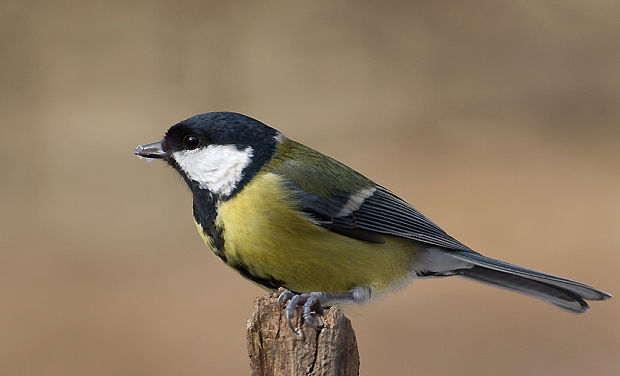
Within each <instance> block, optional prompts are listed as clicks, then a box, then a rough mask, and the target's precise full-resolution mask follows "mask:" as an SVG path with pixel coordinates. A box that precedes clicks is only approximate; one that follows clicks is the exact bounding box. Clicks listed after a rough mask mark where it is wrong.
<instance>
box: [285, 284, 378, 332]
mask: <svg viewBox="0 0 620 376" xmlns="http://www.w3.org/2000/svg"><path fill="white" fill-rule="evenodd" d="M368 299H370V288H368V287H354V288H352V289H351V290H349V291H347V292H311V293H308V294H295V293H293V292H291V291H290V290H284V291H282V292H281V293H280V296H278V303H279V304H280V305H282V304H284V303H285V302H287V301H288V303H287V304H286V309H285V314H286V321H288V325H289V326H290V327H291V329H293V330H294V331H296V330H295V328H294V327H293V321H292V320H293V316H294V315H295V309H296V308H297V307H299V306H302V305H303V307H304V310H303V317H304V321H305V322H306V324H308V326H310V327H311V328H314V329H317V330H318V329H319V328H320V322H319V320H318V319H317V317H316V315H317V314H321V312H322V311H323V306H326V305H329V304H330V303H336V302H354V303H360V304H361V303H365V302H367V301H368ZM296 332H299V331H296Z"/></svg>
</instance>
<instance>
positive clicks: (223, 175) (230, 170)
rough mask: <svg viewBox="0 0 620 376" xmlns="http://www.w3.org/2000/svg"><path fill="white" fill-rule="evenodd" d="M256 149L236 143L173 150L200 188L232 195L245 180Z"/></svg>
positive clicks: (182, 166) (176, 158) (180, 164)
mask: <svg viewBox="0 0 620 376" xmlns="http://www.w3.org/2000/svg"><path fill="white" fill-rule="evenodd" d="M252 154H253V150H252V148H251V147H249V146H248V147H247V148H245V149H243V150H239V149H237V147H236V146H234V145H209V146H207V147H203V148H200V149H195V150H181V151H176V152H174V153H172V157H173V158H174V160H175V161H176V162H177V163H178V164H179V166H180V167H181V169H182V170H183V171H184V172H185V173H186V174H187V176H188V177H189V178H190V179H191V180H194V181H196V182H197V183H198V185H199V186H200V188H203V189H208V190H209V191H211V192H213V193H215V194H223V195H229V194H230V193H231V192H232V191H233V190H234V189H235V186H236V185H237V183H239V181H240V180H241V178H242V177H243V176H242V173H243V169H244V168H246V167H247V166H248V164H250V162H251V160H252Z"/></svg>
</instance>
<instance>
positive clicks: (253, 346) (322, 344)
mask: <svg viewBox="0 0 620 376" xmlns="http://www.w3.org/2000/svg"><path fill="white" fill-rule="evenodd" d="M321 319H322V323H323V327H322V328H321V329H320V330H318V331H317V330H314V329H312V328H310V327H308V326H307V325H305V324H304V325H303V326H302V325H301V324H302V321H303V320H302V317H301V308H300V309H298V310H297V312H296V315H295V319H294V321H293V323H294V324H295V327H296V328H299V327H300V326H301V328H302V329H301V332H302V333H303V336H300V335H298V334H297V333H295V332H294V331H292V330H291V328H290V327H289V326H288V323H287V322H286V318H285V315H284V310H283V309H282V308H281V307H280V306H279V305H278V303H277V294H272V295H266V296H262V297H259V298H257V299H256V300H255V301H254V312H253V313H252V317H250V319H249V320H248V327H247V341H248V354H249V357H250V369H251V375H252V376H280V375H282V376H284V375H286V376H289V375H312V376H331V375H334V376H335V375H339V376H349V375H359V353H358V351H357V341H356V339H355V332H354V331H353V327H352V326H351V321H349V319H348V318H346V317H345V315H344V314H343V313H342V311H341V310H340V309H338V308H337V307H331V308H329V309H325V310H324V312H323V314H322V315H321Z"/></svg>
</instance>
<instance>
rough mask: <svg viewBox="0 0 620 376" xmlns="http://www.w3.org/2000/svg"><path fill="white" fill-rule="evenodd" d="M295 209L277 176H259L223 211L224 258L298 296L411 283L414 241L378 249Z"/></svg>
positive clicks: (391, 241) (391, 239)
mask: <svg viewBox="0 0 620 376" xmlns="http://www.w3.org/2000/svg"><path fill="white" fill-rule="evenodd" d="M296 207H297V206H296V204H295V201H294V192H293V191H291V190H289V189H288V188H286V185H285V184H284V183H283V182H282V181H281V178H280V177H279V176H278V175H276V174H272V173H260V174H257V175H256V176H255V177H254V179H253V180H252V181H251V182H250V183H248V184H247V185H246V186H245V187H244V188H243V190H241V192H239V193H238V194H237V195H236V196H235V197H233V198H232V199H230V200H228V201H226V202H223V203H222V204H221V205H220V207H219V211H218V217H217V219H216V226H220V227H221V228H223V237H224V250H223V254H224V257H223V259H225V260H226V262H227V263H228V264H230V265H242V266H243V267H244V268H245V270H246V271H247V272H249V274H250V275H251V276H253V277H256V278H255V279H270V280H276V281H281V282H282V283H283V285H284V286H283V287H286V288H288V289H290V290H293V291H297V292H311V291H332V292H336V291H348V290H350V289H351V288H353V287H355V286H366V287H370V288H371V289H372V290H373V291H377V292H380V291H383V290H387V289H389V288H392V287H394V285H396V284H399V283H400V282H402V281H403V280H406V279H408V275H409V271H410V270H411V265H412V263H413V261H414V257H415V249H414V245H413V243H412V242H410V241H408V240H406V239H401V238H397V237H391V236H386V237H385V238H386V242H385V243H383V244H375V243H369V242H364V241H361V240H357V239H353V238H350V237H347V236H343V235H340V234H337V233H334V232H332V231H329V230H326V229H324V228H322V227H320V226H317V225H315V224H313V223H312V222H311V221H309V220H308V217H307V215H306V214H305V213H303V212H300V211H299V210H298V209H296ZM199 227H200V226H199ZM199 230H201V229H200V228H199ZM201 233H202V231H201ZM201 235H203V237H204V238H205V241H206V242H207V244H208V245H209V239H208V238H207V237H205V236H204V233H202V234H201ZM246 276H247V275H246Z"/></svg>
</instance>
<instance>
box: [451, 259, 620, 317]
mask: <svg viewBox="0 0 620 376" xmlns="http://www.w3.org/2000/svg"><path fill="white" fill-rule="evenodd" d="M441 253H442V256H444V257H445V256H450V258H454V259H456V260H458V261H461V262H465V264H466V265H468V266H470V267H465V268H459V269H457V270H454V271H453V272H452V273H451V274H456V275H460V276H462V277H464V278H468V279H473V280H475V281H478V282H483V283H488V284H491V285H494V286H499V287H504V288H507V289H509V290H513V291H516V292H520V293H523V294H526V295H529V296H532V297H534V298H538V299H541V300H544V301H546V302H548V303H551V304H553V305H556V306H558V307H560V308H563V309H565V310H568V311H571V312H575V313H582V312H586V311H587V310H588V309H589V307H588V303H586V302H585V301H586V300H605V299H609V298H611V295H610V294H608V293H606V292H604V291H601V290H599V289H596V288H594V287H592V286H588V285H585V284H583V283H579V282H576V281H572V280H570V279H566V278H562V277H557V276H554V275H551V274H546V273H542V272H538V271H536V270H532V269H527V268H524V267H521V266H517V265H513V264H509V263H507V262H503V261H499V260H495V259H492V258H489V257H485V256H483V255H481V254H479V253H476V252H468V251H441Z"/></svg>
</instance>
